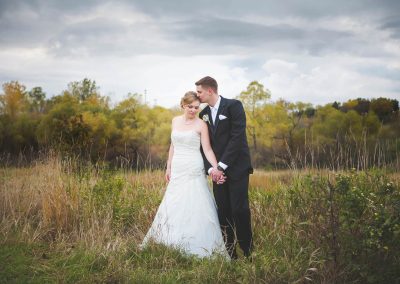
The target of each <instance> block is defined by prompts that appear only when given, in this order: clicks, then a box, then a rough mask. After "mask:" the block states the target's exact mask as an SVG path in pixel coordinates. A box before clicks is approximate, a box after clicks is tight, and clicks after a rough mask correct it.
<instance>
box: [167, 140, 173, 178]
mask: <svg viewBox="0 0 400 284" xmlns="http://www.w3.org/2000/svg"><path fill="white" fill-rule="evenodd" d="M172 156H174V145H173V144H172V142H171V144H170V145H169V152H168V161H167V170H166V171H165V179H166V180H167V181H169V180H170V178H171V161H172Z"/></svg>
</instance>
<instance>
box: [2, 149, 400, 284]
mask: <svg viewBox="0 0 400 284" xmlns="http://www.w3.org/2000/svg"><path fill="white" fill-rule="evenodd" d="M338 176H340V174H339V173H338V172H332V171H321V170H301V171H300V170H290V171H274V172H267V171H256V172H255V174H254V175H252V176H251V178H250V191H249V195H250V206H251V212H252V224H253V231H254V245H255V251H254V261H253V262H248V261H246V260H245V259H244V258H243V259H240V260H239V261H237V262H233V263H226V262H225V261H223V260H221V259H217V260H197V259H195V258H186V257H184V256H182V255H180V254H179V253H178V252H175V251H173V250H170V249H168V248H164V247H159V246H154V247H150V248H149V249H148V250H145V251H141V250H139V248H138V247H139V244H140V243H141V241H142V239H143V237H144V234H145V233H146V232H147V230H148V228H149V227H150V225H151V222H152V220H153V218H154V215H155V212H156V210H157V207H158V205H159V203H160V201H161V199H162V196H163V193H164V189H165V187H166V183H165V181H164V173H163V172H162V171H151V172H150V171H141V172H132V171H129V170H119V171H111V170H107V169H106V168H104V167H103V166H99V165H91V164H84V163H81V162H78V161H76V160H73V159H63V160H62V159H60V158H59V157H58V156H51V157H48V158H47V159H43V160H41V161H38V162H36V163H35V164H34V165H33V166H31V167H27V168H10V167H5V168H1V169H0V179H1V183H0V216H1V220H0V236H1V240H0V244H4V245H6V246H7V245H8V246H13V244H14V243H15V242H17V245H16V246H20V245H21V244H32V245H35V244H45V245H46V246H49V247H50V248H51V249H48V250H46V251H45V252H44V253H43V254H45V255H52V257H54V258H56V259H57V261H54V262H51V261H50V263H49V261H47V260H43V259H42V258H40V259H39V261H38V263H39V264H35V265H39V266H38V267H39V268H35V269H36V270H35V271H34V273H36V274H37V275H39V274H42V275H44V276H43V277H44V278H43V279H47V280H48V279H52V281H61V282H64V281H65V279H63V278H60V276H59V275H60V273H61V272H60V270H61V271H62V273H61V275H64V276H65V275H67V276H68V275H69V274H68V273H69V272H68V271H70V270H71V271H73V272H71V274H72V276H71V279H72V280H71V282H76V281H78V282H79V281H81V282H82V281H83V282H86V281H89V282H107V281H108V282H110V281H111V282H125V281H139V282H148V283H153V282H176V281H177V282H188V281H193V282H202V283H203V282H209V283H212V282H221V283H222V282H224V283H232V282H244V283H254V282H259V283H264V282H265V283H281V282H296V283H303V282H308V281H314V282H322V283H332V282H343V281H349V282H352V281H354V282H357V281H358V280H359V279H366V276H365V277H364V278H362V276H360V273H359V272H357V270H356V269H355V268H351V267H352V266H351V263H348V258H347V254H348V252H347V251H343V248H346V245H347V243H349V245H348V247H349V248H350V249H352V245H353V244H352V241H353V240H352V239H351V238H352V233H350V234H348V232H347V231H343V230H342V229H341V228H339V225H341V224H339V220H340V222H343V220H342V219H340V218H342V217H343V216H342V215H340V210H344V209H345V210H348V211H349V210H350V211H351V208H352V207H353V206H352V205H351V204H350V205H346V206H347V207H343V206H342V205H343V204H341V203H340V202H347V201H346V200H341V199H340V198H343V197H341V196H339V195H338V194H337V193H335V192H337V191H338V190H339V189H340V187H338V188H339V189H336V187H337V186H340V184H339V185H337V184H336V183H337V180H338ZM346 178H347V177H346ZM348 179H349V185H348V186H349V188H353V187H354V188H356V187H360V190H361V192H366V193H367V192H369V189H368V188H366V189H363V187H365V186H368V185H369V183H371V186H372V187H377V190H378V191H379V190H381V188H383V190H386V187H385V186H386V185H385V179H382V178H374V177H372V176H371V177H369V176H368V174H367V176H366V177H364V175H362V178H359V177H358V175H357V174H354V176H353V174H351V175H350V177H348ZM358 179H360V180H361V181H360V184H359V185H358V184H357V181H358ZM390 179H392V180H394V182H395V183H397V184H395V185H393V184H391V185H390V188H389V189H390V190H392V189H393V190H394V189H396V188H397V190H398V184H399V181H400V175H399V174H398V173H392V174H391V176H390ZM344 180H346V179H344ZM339 181H341V179H339ZM374 183H376V184H374ZM351 192H353V189H351ZM334 194H335V195H334ZM352 194H353V193H352ZM354 194H356V195H354V196H356V197H354V196H353V195H349V196H350V197H352V198H353V197H354V198H355V201H354V202H355V203H354V204H355V205H357V204H358V205H359V204H361V203H360V202H364V201H366V202H369V201H368V200H372V199H373V196H372V195H371V197H368V198H369V199H368V198H364V197H362V196H361V195H360V196H361V197H360V198H361V199H357V198H358V195H357V194H358V189H357V191H355V193H354ZM368 194H369V193H368ZM346 198H347V197H346ZM363 198H364V199H363ZM374 202H375V201H374ZM378 202H381V201H380V199H377V201H376V203H371V204H369V203H368V204H367V205H366V206H367V207H365V208H367V209H368V210H367V209H363V210H366V211H365V212H368V211H371V210H372V211H371V212H370V213H368V214H369V215H368V214H367V216H364V215H362V216H363V217H362V218H363V220H364V219H365V220H364V221H365V224H366V225H365V227H366V228H367V229H369V227H368V226H372V225H373V224H374V223H373V222H376V221H373V220H372V221H373V222H372V223H368V222H369V221H370V219H369V218H371V217H370V216H375V215H373V214H375V213H374V212H375V211H376V210H375V209H374V208H375V207H376V208H378V207H379V208H378V209H379V210H380V211H379V210H378V211H376V212H378V213H379V212H383V213H385V214H388V212H389V213H390V212H392V213H390V214H393V216H397V215H396V214H398V212H396V211H393V210H395V209H394V208H395V207H393V208H392V207H388V208H389V209H390V210H392V211H390V210H389V209H388V210H389V211H388V210H386V209H385V208H386V207H384V206H383V205H382V206H383V207H382V206H381V205H379V204H378ZM385 202H386V201H385ZM358 205H357V206H358ZM389 205H390V204H389ZM389 205H388V206H389ZM340 206H342V207H343V208H344V209H340ZM363 206H364V205H363ZM368 206H369V207H368ZM385 206H386V205H385ZM390 206H392V205H390ZM349 208H350V209H349ZM360 208H364V207H360ZM374 210H375V211H374ZM385 210H386V211H385ZM350 211H349V212H350ZM349 212H347V211H345V213H346V214H347V213H348V214H350V213H351V214H353V213H352V212H350V213H349ZM363 214H364V213H363ZM390 214H389V215H388V216H387V218H388V220H389V221H390V222H392V223H393V222H395V221H396V220H395V219H391V218H392V217H391V216H390ZM360 216H361V215H360ZM385 218H386V217H385ZM360 220H361V219H360ZM383 221H384V220H383ZM383 221H382V223H379V224H384V222H383ZM349 226H350V225H349ZM351 226H353V225H351ZM357 226H358V225H357ZM357 226H356V227H355V228H356V230H360V228H361V229H363V228H364V227H363V226H364V225H360V226H358V227H357ZM379 226H380V225H379ZM349 228H352V227H349ZM372 229H374V228H373V227H372ZM378 229H381V228H380V227H379V228H378ZM346 230H347V229H346ZM375 231H376V230H375V229H374V230H372V231H371V232H375ZM368 232H369V231H368ZM377 232H379V230H378V231H377ZM357 234H358V233H357V232H356V233H355V235H354V236H357V237H360V238H362V237H363V236H362V235H357ZM392 240H393V239H389V241H392ZM343 241H346V243H343ZM367 241H369V239H368V238H367ZM372 241H374V242H377V244H378V245H381V243H380V242H379V238H372ZM382 244H383V243H382ZM394 244H395V245H396V243H394ZM77 248H79V249H77ZM346 249H347V248H346ZM53 250H54V251H56V252H57V253H56V255H54V254H52V253H51V251H53ZM74 252H75V253H74ZM0 253H1V250H0ZM383 255H384V254H383ZM377 256H379V257H381V254H378V255H377ZM382 257H383V256H382ZM387 257H388V256H386V258H387ZM390 257H392V258H393V259H396V257H397V256H396V255H394V256H390ZM366 259H367V260H368V258H366ZM361 260H363V259H361ZM42 262H45V263H44V264H42ZM71 263H72V264H71ZM82 263H83V264H82ZM361 263H362V264H363V262H362V261H361ZM35 265H34V264H32V267H36V266H35ZM68 265H71V267H73V268H68V267H70V266H68ZM82 265H83V266H84V267H86V268H85V269H86V270H85V271H86V272H84V273H83V272H82V273H83V274H79V273H81V272H77V271H76V270H74V269H76V267H81V266H82ZM363 265H364V264H363ZM49 267H50V268H49ZM51 267H53V268H51ZM65 267H67V268H65ZM356 268H357V269H358V268H359V267H358V266H357V267H356ZM366 269H367V268H364V270H362V271H366ZM79 271H81V270H79ZM154 272H156V273H155V274H154ZM1 273H2V271H1V269H0V275H1ZM357 273H358V274H357ZM92 274H93V275H92ZM76 275H80V276H76ZM67 276H65V277H67ZM367 276H369V275H367ZM389 276H390V277H392V276H391V275H389ZM49 277H50V278H49ZM93 277H94V278H93ZM68 279H70V278H68ZM179 279H180V280H179ZM379 279H380V278H379ZM178 280H179V281H178ZM66 282H69V281H66Z"/></svg>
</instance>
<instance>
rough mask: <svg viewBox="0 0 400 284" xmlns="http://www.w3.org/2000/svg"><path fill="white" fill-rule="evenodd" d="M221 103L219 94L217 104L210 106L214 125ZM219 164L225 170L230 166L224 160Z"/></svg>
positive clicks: (209, 171)
mask: <svg viewBox="0 0 400 284" xmlns="http://www.w3.org/2000/svg"><path fill="white" fill-rule="evenodd" d="M220 104H221V97H220V96H218V100H217V102H216V103H215V105H214V106H210V109H211V118H212V121H213V124H214V126H215V119H216V118H217V113H218V109H219V105H220ZM218 165H220V166H221V167H222V168H223V169H224V170H226V169H227V168H228V166H227V165H225V164H224V163H222V162H218ZM211 170H212V168H209V169H208V174H210V173H211Z"/></svg>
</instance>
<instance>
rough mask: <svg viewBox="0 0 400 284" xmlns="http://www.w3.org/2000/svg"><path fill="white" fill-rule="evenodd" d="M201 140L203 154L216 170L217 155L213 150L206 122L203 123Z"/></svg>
mask: <svg viewBox="0 0 400 284" xmlns="http://www.w3.org/2000/svg"><path fill="white" fill-rule="evenodd" d="M200 139H201V147H202V148H203V153H204V155H205V156H206V159H207V161H208V162H209V163H210V164H211V166H212V167H213V168H215V169H216V168H217V159H216V158H215V154H214V152H213V150H212V148H211V144H210V136H209V135H208V128H207V124H206V123H205V122H204V121H201V130H200Z"/></svg>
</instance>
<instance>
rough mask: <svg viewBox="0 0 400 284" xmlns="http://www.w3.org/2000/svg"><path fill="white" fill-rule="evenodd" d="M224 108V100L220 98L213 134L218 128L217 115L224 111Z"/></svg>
mask: <svg viewBox="0 0 400 284" xmlns="http://www.w3.org/2000/svg"><path fill="white" fill-rule="evenodd" d="M225 106H226V99H225V98H223V97H222V96H221V102H220V103H219V107H218V112H217V117H216V118H215V127H214V133H215V132H216V131H217V127H218V123H219V115H220V114H221V112H222V111H223V110H224V108H225ZM209 110H210V109H209ZM210 113H211V110H210Z"/></svg>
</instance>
